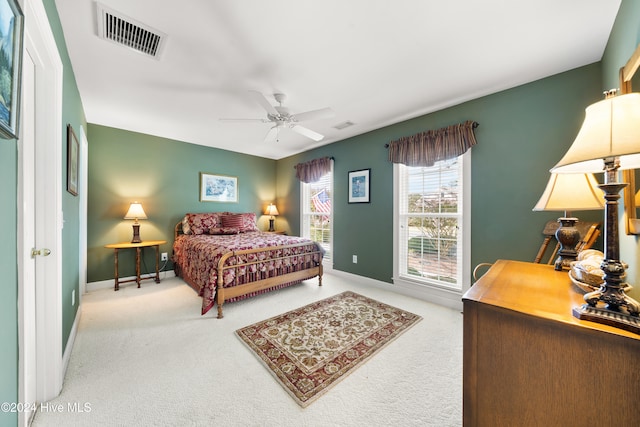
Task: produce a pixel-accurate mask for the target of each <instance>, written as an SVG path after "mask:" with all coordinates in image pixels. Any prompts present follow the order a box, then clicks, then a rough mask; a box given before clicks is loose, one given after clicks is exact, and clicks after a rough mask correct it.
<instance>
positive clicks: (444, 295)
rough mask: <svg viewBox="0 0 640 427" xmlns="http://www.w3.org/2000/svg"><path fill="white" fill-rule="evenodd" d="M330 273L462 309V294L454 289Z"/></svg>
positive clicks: (338, 272)
mask: <svg viewBox="0 0 640 427" xmlns="http://www.w3.org/2000/svg"><path fill="white" fill-rule="evenodd" d="M330 274H333V275H335V276H341V277H344V278H349V279H350V280H353V281H356V282H359V283H361V284H363V285H366V286H375V287H377V288H379V289H384V290H387V291H391V292H397V293H400V294H403V295H407V296H410V297H413V298H417V299H420V300H423V301H428V302H431V303H434V304H438V305H442V306H444V307H449V308H452V309H454V310H459V311H462V308H463V305H462V296H461V295H460V294H459V293H457V292H453V291H447V290H440V289H434V288H429V287H426V286H420V285H414V284H412V283H409V282H400V283H387V282H383V281H381V280H377V279H371V278H370V277H364V276H359V275H357V274H352V273H347V272H344V271H340V270H332V271H331V273H330Z"/></svg>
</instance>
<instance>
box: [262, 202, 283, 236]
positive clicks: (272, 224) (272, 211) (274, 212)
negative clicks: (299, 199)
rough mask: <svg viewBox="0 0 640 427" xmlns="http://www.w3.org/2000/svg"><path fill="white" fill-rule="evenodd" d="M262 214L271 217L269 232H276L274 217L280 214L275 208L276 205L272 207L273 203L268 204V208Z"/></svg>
mask: <svg viewBox="0 0 640 427" xmlns="http://www.w3.org/2000/svg"><path fill="white" fill-rule="evenodd" d="M264 214H265V215H271V218H269V231H276V229H275V221H276V215H280V213H279V212H278V208H276V205H274V204H273V203H269V206H267V209H266V210H265V211H264Z"/></svg>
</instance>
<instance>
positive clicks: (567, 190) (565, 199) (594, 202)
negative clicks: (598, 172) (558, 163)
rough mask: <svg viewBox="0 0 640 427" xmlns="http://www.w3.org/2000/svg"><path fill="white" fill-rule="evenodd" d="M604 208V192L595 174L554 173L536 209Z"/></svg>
mask: <svg viewBox="0 0 640 427" xmlns="http://www.w3.org/2000/svg"><path fill="white" fill-rule="evenodd" d="M603 208H604V193H603V191H602V190H600V189H599V188H598V181H596V179H595V177H594V176H593V174H590V173H589V174H584V173H580V174H578V173H566V174H565V173H563V174H557V173H552V174H551V177H550V178H549V182H548V183H547V187H546V188H545V189H544V193H542V197H540V200H538V203H536V205H535V207H534V208H533V210H534V211H584V210H595V209H603Z"/></svg>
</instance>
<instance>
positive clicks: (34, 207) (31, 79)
mask: <svg viewBox="0 0 640 427" xmlns="http://www.w3.org/2000/svg"><path fill="white" fill-rule="evenodd" d="M23 11H24V14H25V33H24V50H23V57H22V60H23V83H22V105H21V111H22V116H21V123H20V129H19V130H20V135H19V139H18V144H17V146H18V192H17V193H18V351H19V354H18V384H19V385H18V388H19V390H18V398H19V402H20V403H21V404H23V405H25V406H24V409H26V410H27V411H26V412H25V411H21V412H19V418H18V422H19V425H20V426H26V425H28V423H29V418H30V417H31V416H32V415H33V414H32V413H30V412H29V411H28V410H29V409H32V408H35V407H36V406H35V405H34V404H35V403H37V402H43V401H46V400H50V399H52V398H54V397H55V396H57V395H58V394H59V393H60V390H61V388H62V375H63V372H62V303H61V292H62V258H61V256H62V253H61V252H62V211H61V204H62V203H61V200H62V196H61V194H62V190H61V186H62V177H61V164H62V160H61V159H62V141H61V136H62V73H63V71H62V63H61V61H60V56H59V54H58V50H57V47H56V44H55V40H54V38H53V34H52V33H51V29H50V27H49V23H48V19H47V15H46V11H45V10H44V6H43V5H42V3H41V2H40V1H29V2H25V3H24V5H23Z"/></svg>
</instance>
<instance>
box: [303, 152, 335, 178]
mask: <svg viewBox="0 0 640 427" xmlns="http://www.w3.org/2000/svg"><path fill="white" fill-rule="evenodd" d="M294 169H295V170H296V177H297V178H298V179H299V180H300V181H302V182H316V181H318V180H319V179H320V178H322V177H323V176H324V175H326V174H327V173H329V172H331V157H321V158H319V159H313V160H310V161H308V162H305V163H298V164H297V165H295V166H294Z"/></svg>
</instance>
